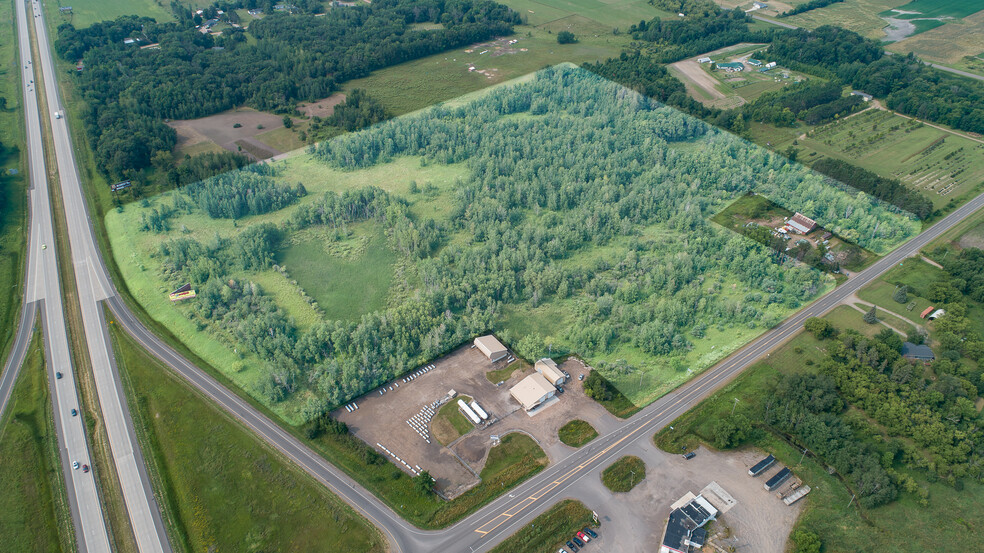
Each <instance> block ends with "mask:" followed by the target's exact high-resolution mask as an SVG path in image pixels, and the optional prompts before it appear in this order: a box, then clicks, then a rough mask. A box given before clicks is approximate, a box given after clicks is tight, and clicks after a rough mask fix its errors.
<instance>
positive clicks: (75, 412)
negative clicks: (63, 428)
mask: <svg viewBox="0 0 984 553" xmlns="http://www.w3.org/2000/svg"><path fill="white" fill-rule="evenodd" d="M78 414H79V412H78V411H76V410H75V409H72V416H73V417H74V416H76V415H78Z"/></svg>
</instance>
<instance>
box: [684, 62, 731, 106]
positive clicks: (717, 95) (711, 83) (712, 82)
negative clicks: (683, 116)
mask: <svg viewBox="0 0 984 553" xmlns="http://www.w3.org/2000/svg"><path fill="white" fill-rule="evenodd" d="M670 67H672V68H673V69H676V70H677V71H679V72H680V73H682V74H683V76H684V77H685V79H684V84H686V85H696V86H698V87H700V89H701V90H703V91H704V92H706V93H708V94H710V96H711V99H712V100H723V99H724V98H725V97H726V96H725V94H724V93H723V92H721V91H720V90H718V89H717V86H716V85H717V84H718V80H717V79H715V78H714V77H712V76H710V75H708V74H707V72H706V71H704V68H702V67H701V66H700V64H699V63H697V62H696V61H694V60H683V61H678V62H676V63H674V64H671V65H670ZM688 87H689V86H688Z"/></svg>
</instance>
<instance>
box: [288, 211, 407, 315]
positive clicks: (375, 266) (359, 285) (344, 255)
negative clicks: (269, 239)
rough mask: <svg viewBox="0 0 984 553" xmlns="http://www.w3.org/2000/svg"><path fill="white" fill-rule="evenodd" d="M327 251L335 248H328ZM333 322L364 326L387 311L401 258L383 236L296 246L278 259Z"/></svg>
mask: <svg viewBox="0 0 984 553" xmlns="http://www.w3.org/2000/svg"><path fill="white" fill-rule="evenodd" d="M326 246H330V248H329V247H326ZM277 261H278V263H279V264H280V265H281V266H282V267H286V269H287V271H288V272H289V273H290V276H291V277H293V278H294V279H296V280H297V283H298V285H299V286H300V287H301V288H302V289H303V290H304V291H305V292H306V293H308V294H310V295H311V297H313V298H314V299H315V300H316V301H317V302H318V305H319V306H320V307H321V309H323V310H324V313H325V316H327V317H328V318H330V319H340V320H355V321H357V320H359V318H360V317H361V316H362V314H363V313H369V312H371V311H375V310H377V309H380V308H382V307H384V306H385V305H386V296H387V294H388V293H389V288H390V284H391V283H392V281H393V272H394V266H395V265H396V262H397V256H396V253H395V252H393V250H391V249H390V248H388V247H387V246H386V239H385V237H383V236H382V234H381V233H379V232H373V231H372V230H371V229H370V230H369V231H368V232H363V233H359V232H358V231H356V232H355V233H354V236H353V237H352V238H349V239H347V240H345V241H343V242H329V243H327V244H326V242H325V241H324V240H322V239H319V238H318V237H314V238H312V239H310V240H306V241H303V242H299V243H296V244H292V245H291V246H289V247H287V248H286V249H284V250H282V251H281V255H280V257H279V258H278V259H277Z"/></svg>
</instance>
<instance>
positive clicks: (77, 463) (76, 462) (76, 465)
mask: <svg viewBox="0 0 984 553" xmlns="http://www.w3.org/2000/svg"><path fill="white" fill-rule="evenodd" d="M72 468H73V469H78V468H79V462H78V461H74V462H73V463H72Z"/></svg>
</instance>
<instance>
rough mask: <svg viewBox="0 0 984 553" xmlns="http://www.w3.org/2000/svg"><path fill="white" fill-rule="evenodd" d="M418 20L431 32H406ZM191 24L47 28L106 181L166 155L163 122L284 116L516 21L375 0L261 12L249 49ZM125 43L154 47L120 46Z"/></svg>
mask: <svg viewBox="0 0 984 553" xmlns="http://www.w3.org/2000/svg"><path fill="white" fill-rule="evenodd" d="M226 7H227V8H228V7H230V6H226ZM179 15H180V14H179ZM422 22H434V23H440V24H441V25H442V28H440V29H433V30H422V31H415V30H411V25H412V24H414V23H422ZM194 23H195V21H194V20H189V19H187V18H186V17H179V21H178V22H172V23H157V22H155V21H154V20H152V19H149V18H145V17H136V16H123V17H120V18H118V19H116V20H113V21H106V22H102V23H96V24H94V25H92V26H90V27H88V28H85V29H76V28H74V27H73V26H72V25H71V24H68V23H65V24H62V25H61V26H60V27H59V28H58V37H57V40H56V41H55V49H56V51H57V52H58V54H59V55H60V56H61V57H62V58H63V59H66V60H69V61H72V62H75V61H78V60H82V61H83V62H84V65H85V70H84V71H82V72H81V73H79V74H78V75H77V77H76V78H77V81H78V88H79V91H80V94H81V96H82V97H83V99H84V100H85V102H86V105H87V108H88V109H87V111H86V112H85V114H84V123H85V126H86V132H87V133H88V135H89V136H90V137H91V138H92V143H93V150H94V152H95V155H96V161H97V164H98V166H99V167H100V168H101V169H102V170H104V171H105V172H106V173H107V174H108V175H110V176H113V177H128V176H130V175H131V174H133V172H134V171H136V170H139V169H143V168H146V167H149V166H150V165H151V162H152V159H153V158H154V156H155V154H156V153H157V152H161V151H163V152H170V151H171V149H172V148H173V147H174V145H175V133H174V131H173V130H172V129H171V128H169V127H168V126H167V125H165V124H164V122H163V121H164V120H165V119H186V118H195V117H203V116H206V115H211V114H214V113H217V112H220V111H223V110H226V109H230V108H232V107H234V106H238V105H243V104H246V105H249V106H252V107H254V108H256V109H260V110H269V111H288V110H290V109H292V107H293V105H294V104H295V103H296V102H297V101H298V100H314V99H318V98H323V97H325V96H328V94H330V93H331V92H332V91H334V90H335V89H336V88H337V87H338V85H339V83H342V82H345V81H347V80H349V79H352V78H356V77H362V76H365V75H366V74H368V73H369V72H370V71H372V70H373V69H377V68H380V67H384V66H388V65H393V64H396V63H400V62H403V61H407V60H411V59H416V58H419V57H423V56H426V55H429V54H433V53H437V52H441V51H444V50H447V49H449V48H454V47H457V46H461V45H464V44H470V43H473V42H476V41H481V40H486V39H488V38H490V37H492V36H499V35H506V34H510V33H511V32H512V25H514V24H517V23H519V14H517V13H516V12H514V11H512V10H510V9H509V8H507V7H505V6H503V5H501V4H496V3H494V2H490V1H487V0H478V1H471V0H377V1H375V2H372V3H371V4H364V5H362V4H360V5H358V6H352V7H338V8H332V9H330V10H328V12H327V14H325V15H323V16H319V17H315V16H313V15H304V14H289V13H286V12H274V11H271V12H270V13H268V14H267V15H266V16H265V17H263V18H262V19H258V20H255V21H253V22H252V23H251V24H250V25H249V30H248V33H249V35H250V36H251V37H252V38H255V41H253V42H251V41H250V40H247V37H246V31H244V30H243V29H242V28H241V27H232V28H229V29H227V30H226V31H224V32H223V33H222V35H221V36H217V37H216V36H212V34H210V33H201V32H199V29H197V28H195V27H194ZM128 37H134V38H138V39H140V40H141V41H143V43H146V44H149V43H157V44H159V45H160V48H159V49H141V48H138V47H136V46H134V45H128V44H124V43H123V39H124V38H128Z"/></svg>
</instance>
